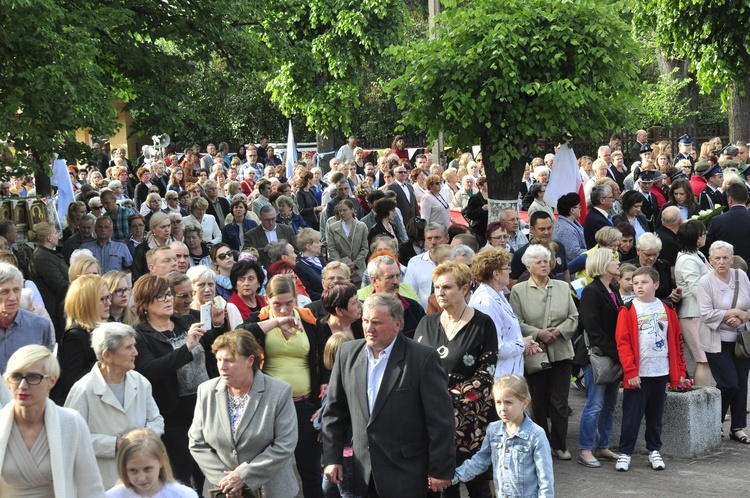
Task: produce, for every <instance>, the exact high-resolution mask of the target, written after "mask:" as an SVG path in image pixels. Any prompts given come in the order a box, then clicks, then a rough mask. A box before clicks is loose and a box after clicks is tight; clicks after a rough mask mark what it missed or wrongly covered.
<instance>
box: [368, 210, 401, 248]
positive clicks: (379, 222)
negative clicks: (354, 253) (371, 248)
mask: <svg viewBox="0 0 750 498" xmlns="http://www.w3.org/2000/svg"><path fill="white" fill-rule="evenodd" d="M372 210H373V211H374V212H375V225H374V226H373V227H372V228H371V229H370V232H369V233H368V234H367V243H368V244H371V243H372V241H373V239H374V238H375V237H377V236H378V235H383V234H385V235H388V236H390V237H393V238H394V239H396V240H398V237H397V236H396V227H395V225H394V224H393V223H392V222H393V220H394V218H396V201H394V200H392V199H380V200H379V201H377V202H376V203H375V204H373V206H372Z"/></svg>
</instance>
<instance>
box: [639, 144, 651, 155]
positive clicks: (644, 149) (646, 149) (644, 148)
mask: <svg viewBox="0 0 750 498" xmlns="http://www.w3.org/2000/svg"><path fill="white" fill-rule="evenodd" d="M653 151H654V149H652V148H651V146H650V145H649V144H643V145H641V150H640V151H639V152H638V153H639V154H643V153H644V152H653Z"/></svg>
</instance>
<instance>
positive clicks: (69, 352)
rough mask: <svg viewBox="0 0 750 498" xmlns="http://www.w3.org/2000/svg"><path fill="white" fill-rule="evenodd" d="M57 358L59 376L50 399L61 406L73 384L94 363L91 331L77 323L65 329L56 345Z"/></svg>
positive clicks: (88, 370)
mask: <svg viewBox="0 0 750 498" xmlns="http://www.w3.org/2000/svg"><path fill="white" fill-rule="evenodd" d="M57 360H58V361H59V362H60V378H59V379H57V383H56V384H55V387H53V388H52V391H51V392H50V399H51V400H52V401H54V402H55V403H57V404H58V405H60V406H63V405H64V404H65V399H66V398H67V397H68V393H69V392H70V389H71V388H72V387H73V384H75V383H76V382H78V380H79V379H80V378H81V377H83V376H84V375H86V374H87V373H89V372H90V371H91V368H92V367H93V366H94V363H96V354H95V353H94V349H93V348H92V347H91V331H89V330H86V329H85V328H83V327H82V326H80V325H78V324H74V325H73V326H71V327H70V328H68V329H66V330H65V332H63V335H62V338H61V339H60V341H59V343H58V346H57Z"/></svg>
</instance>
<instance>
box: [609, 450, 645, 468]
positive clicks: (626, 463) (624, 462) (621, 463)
mask: <svg viewBox="0 0 750 498" xmlns="http://www.w3.org/2000/svg"><path fill="white" fill-rule="evenodd" d="M649 458H651V457H649ZM629 468H630V455H625V454H624V453H621V454H620V456H618V457H617V463H616V464H615V470H619V471H620V472H627V471H628V469H629Z"/></svg>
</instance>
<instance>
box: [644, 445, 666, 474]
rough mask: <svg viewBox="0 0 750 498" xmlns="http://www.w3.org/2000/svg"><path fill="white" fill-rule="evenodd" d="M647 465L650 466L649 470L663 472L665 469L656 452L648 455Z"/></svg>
mask: <svg viewBox="0 0 750 498" xmlns="http://www.w3.org/2000/svg"><path fill="white" fill-rule="evenodd" d="M648 463H650V464H651V468H652V469H654V470H664V469H666V468H667V466H666V465H664V460H663V459H662V457H661V455H660V454H659V452H658V451H656V450H654V451H652V452H651V453H649V455H648Z"/></svg>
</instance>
